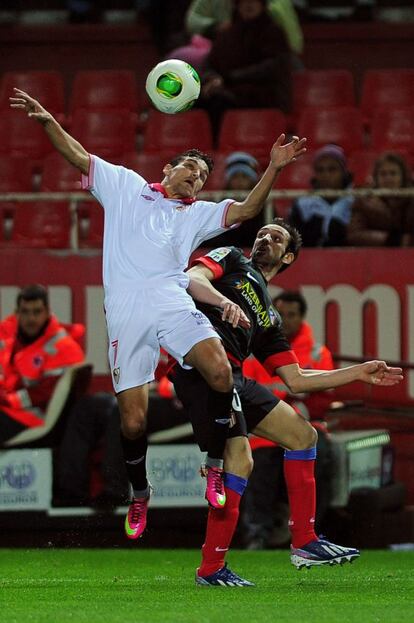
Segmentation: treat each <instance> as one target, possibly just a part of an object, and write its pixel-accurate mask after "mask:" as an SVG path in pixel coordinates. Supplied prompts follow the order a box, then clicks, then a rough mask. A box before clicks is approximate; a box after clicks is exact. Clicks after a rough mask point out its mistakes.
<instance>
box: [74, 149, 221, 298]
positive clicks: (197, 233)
mask: <svg viewBox="0 0 414 623" xmlns="http://www.w3.org/2000/svg"><path fill="white" fill-rule="evenodd" d="M90 159H91V160H90V167H89V172H88V175H87V176H82V188H84V189H87V190H90V191H91V193H92V194H93V196H94V197H96V199H97V200H98V201H99V202H100V203H101V204H102V206H103V208H104V210H105V226H104V243H103V282H104V286H105V290H106V293H107V294H108V293H109V291H111V292H113V291H114V290H118V291H119V290H125V289H129V290H137V289H139V288H145V287H154V286H155V287H160V286H162V283H163V281H164V280H168V281H169V282H170V283H171V282H175V283H177V284H179V285H181V287H184V288H186V287H187V285H188V277H187V275H186V274H185V273H184V270H185V269H186V268H187V265H188V261H189V258H190V255H191V253H192V252H193V251H194V250H195V249H196V248H197V247H198V246H199V245H200V244H201V243H202V242H203V241H204V240H207V239H209V238H213V237H214V236H216V235H218V234H221V233H222V232H223V231H226V230H227V229H228V228H227V227H226V226H225V220H226V213H227V210H228V208H229V206H230V204H231V203H232V201H231V200H228V199H227V200H225V201H221V202H220V203H213V202H209V201H194V202H193V203H187V202H185V201H180V200H178V199H177V200H176V199H167V198H166V197H165V196H164V194H163V193H162V192H161V190H156V189H155V188H154V187H153V185H149V184H148V183H147V182H146V181H145V180H144V179H143V178H142V177H141V176H140V175H138V173H135V172H134V171H131V170H130V169H126V168H125V167H121V166H116V165H113V164H110V163H109V162H106V161H105V160H102V159H101V158H98V157H97V156H90ZM158 186H159V185H158ZM164 283H166V282H165V281H164Z"/></svg>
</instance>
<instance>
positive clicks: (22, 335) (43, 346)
mask: <svg viewBox="0 0 414 623" xmlns="http://www.w3.org/2000/svg"><path fill="white" fill-rule="evenodd" d="M83 333H84V327H83V325H79V324H77V325H71V326H65V325H62V324H61V323H60V322H59V321H58V319H57V318H56V317H55V316H53V315H52V314H51V312H50V308H49V300H48V294H47V290H46V289H45V288H44V287H43V286H40V285H30V286H27V287H25V288H23V289H22V290H21V291H20V292H19V294H18V296H17V301H16V312H15V314H13V315H12V316H9V317H7V318H5V319H4V320H3V321H2V322H1V323H0V444H3V443H4V442H6V441H7V440H9V439H12V438H13V437H14V436H15V435H17V434H18V433H19V432H21V431H23V430H24V429H26V428H33V427H35V426H42V425H43V423H44V417H45V412H46V408H47V405H48V402H49V400H50V397H51V396H52V393H53V389H54V387H55V385H56V383H57V381H58V380H59V377H60V376H61V375H62V374H63V372H64V371H65V370H66V369H67V368H68V367H70V366H73V365H75V364H77V363H80V362H82V361H83V360H84V354H83V351H82V348H81V347H80V345H79V344H78V342H77V341H76V340H78V339H79V338H80V337H81V336H82V335H83Z"/></svg>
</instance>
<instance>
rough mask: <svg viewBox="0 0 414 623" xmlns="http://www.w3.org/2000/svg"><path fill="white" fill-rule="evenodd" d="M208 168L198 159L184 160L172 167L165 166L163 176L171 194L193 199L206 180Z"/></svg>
mask: <svg viewBox="0 0 414 623" xmlns="http://www.w3.org/2000/svg"><path fill="white" fill-rule="evenodd" d="M208 173H209V170H208V166H207V164H206V163H205V162H204V160H200V159H199V158H185V159H184V160H182V161H181V162H179V163H178V164H176V165H175V167H172V166H171V165H170V164H167V166H166V167H164V174H165V176H166V177H167V181H168V185H169V187H170V189H171V191H172V192H173V194H175V195H178V196H180V197H183V198H187V197H195V196H196V195H197V193H199V192H200V190H201V189H202V188H203V186H204V184H205V183H206V180H207V178H208Z"/></svg>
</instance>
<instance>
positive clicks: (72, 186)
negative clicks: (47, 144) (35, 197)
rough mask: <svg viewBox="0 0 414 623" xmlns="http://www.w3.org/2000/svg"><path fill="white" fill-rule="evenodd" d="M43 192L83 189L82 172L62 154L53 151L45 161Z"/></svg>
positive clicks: (41, 186)
mask: <svg viewBox="0 0 414 623" xmlns="http://www.w3.org/2000/svg"><path fill="white" fill-rule="evenodd" d="M40 190H41V191H42V192H76V191H80V190H82V183H81V173H80V172H79V171H78V169H76V168H75V167H74V166H72V165H71V164H69V162H67V161H66V160H65V159H64V158H63V157H62V156H61V155H60V154H58V153H56V152H53V153H51V154H49V156H47V158H46V159H45V161H44V163H43V174H42V181H41V185H40Z"/></svg>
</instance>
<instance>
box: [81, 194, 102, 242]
mask: <svg viewBox="0 0 414 623" xmlns="http://www.w3.org/2000/svg"><path fill="white" fill-rule="evenodd" d="M103 229H104V211H103V209H102V206H100V205H98V204H97V203H91V202H85V203H83V204H82V205H81V206H79V208H78V242H79V248H80V249H96V248H98V249H99V248H101V247H102V243H103Z"/></svg>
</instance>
